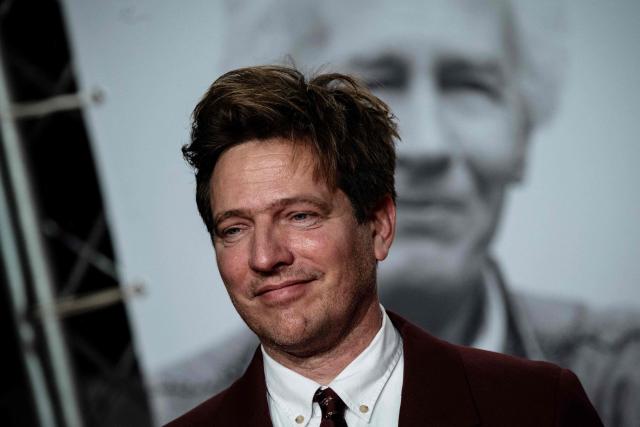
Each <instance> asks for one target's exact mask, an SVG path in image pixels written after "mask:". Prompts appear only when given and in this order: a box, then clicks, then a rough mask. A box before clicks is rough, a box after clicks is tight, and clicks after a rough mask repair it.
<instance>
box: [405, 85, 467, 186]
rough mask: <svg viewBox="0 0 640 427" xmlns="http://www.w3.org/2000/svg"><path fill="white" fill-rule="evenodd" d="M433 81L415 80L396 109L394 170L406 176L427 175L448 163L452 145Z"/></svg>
mask: <svg viewBox="0 0 640 427" xmlns="http://www.w3.org/2000/svg"><path fill="white" fill-rule="evenodd" d="M436 85H437V83H436V82H432V81H430V80H429V79H428V78H426V77H425V78H420V79H416V80H415V81H414V82H413V84H412V85H411V86H410V89H409V92H408V93H407V94H406V96H407V100H408V102H406V103H405V105H404V106H403V108H402V109H401V111H398V113H397V114H398V119H399V126H400V136H401V137H402V141H401V142H400V143H399V144H398V169H399V170H401V171H403V172H404V173H407V174H408V175H409V176H408V177H409V178H410V179H420V178H431V177H433V176H436V175H439V174H442V173H443V172H445V171H446V170H447V169H448V167H449V166H450V163H451V159H452V154H453V148H454V147H453V144H452V141H451V135H450V132H449V129H448V126H447V123H446V122H445V113H446V112H445V108H446V107H445V106H444V105H443V102H442V98H441V94H439V91H438V88H437V86H436Z"/></svg>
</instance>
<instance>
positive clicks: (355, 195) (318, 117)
mask: <svg viewBox="0 0 640 427" xmlns="http://www.w3.org/2000/svg"><path fill="white" fill-rule="evenodd" d="M274 137H282V138H287V139H290V140H291V141H292V143H294V144H298V143H301V144H306V145H307V146H308V147H310V148H311V150H312V152H313V154H314V156H315V157H316V169H315V171H314V172H315V176H316V178H322V179H324V180H325V181H326V182H327V184H328V185H329V187H330V188H333V189H335V188H336V186H337V187H338V188H339V189H341V190H342V191H344V193H345V194H346V195H347V197H348V198H349V200H350V201H351V204H352V206H353V209H354V214H355V217H356V219H357V220H358V221H359V222H360V223H362V222H364V221H366V220H367V219H368V218H369V217H370V215H371V213H372V212H373V210H374V209H375V208H376V207H377V206H378V205H379V203H380V202H381V201H382V200H383V198H384V197H385V196H387V195H390V196H391V197H392V199H393V200H394V201H395V196H396V193H395V186H394V177H393V175H394V171H395V146H394V139H395V138H398V133H397V128H396V123H395V121H394V117H393V115H392V114H391V112H390V110H389V108H388V107H387V105H386V104H385V103H384V102H382V101H381V100H379V99H378V98H376V97H375V96H374V95H372V94H371V93H370V92H369V90H368V89H367V88H366V87H365V86H364V85H362V84H360V83H359V82H358V81H357V80H356V79H354V78H353V77H350V76H347V75H343V74H338V73H329V74H318V75H316V76H313V77H311V78H310V79H309V80H308V81H307V79H306V78H305V76H304V75H303V74H302V73H301V72H300V71H298V70H297V69H295V68H293V67H285V66H275V65H267V66H256V67H247V68H240V69H237V70H233V71H230V72H228V73H226V74H224V75H223V76H221V77H220V78H218V79H217V80H216V81H215V82H214V83H213V84H212V85H211V87H210V88H209V90H207V92H206V93H205V95H204V97H203V98H202V100H200V102H199V103H198V105H197V106H196V108H195V110H194V111H193V122H192V128H191V143H190V144H187V145H185V146H183V147H182V153H183V155H184V157H185V159H186V160H187V162H188V163H189V164H190V165H191V166H192V167H193V168H194V169H195V174H196V202H197V204H198V210H199V211H200V215H201V216H202V219H203V221H204V223H205V225H206V226H207V230H208V231H209V232H210V233H212V231H213V219H212V212H211V201H210V180H211V175H212V173H213V169H214V167H215V165H216V162H217V161H218V159H219V158H220V156H221V155H222V153H223V152H224V151H225V150H227V149H228V148H230V147H232V146H234V145H237V144H241V143H243V142H247V141H249V140H265V139H269V138H274Z"/></svg>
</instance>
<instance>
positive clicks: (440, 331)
mask: <svg viewBox="0 0 640 427" xmlns="http://www.w3.org/2000/svg"><path fill="white" fill-rule="evenodd" d="M382 301H383V303H384V305H385V307H387V308H389V309H391V310H393V311H395V312H397V313H399V314H401V315H402V316H405V317H406V318H407V319H409V320H410V321H412V322H414V323H416V324H418V325H419V326H421V327H422V328H424V329H425V330H427V331H429V332H430V333H432V334H433V335H436V336H438V337H440V338H442V339H445V340H447V341H450V342H453V343H456V344H464V345H470V344H471V343H472V342H473V340H474V339H475V336H476V334H477V332H478V327H479V325H480V324H481V323H482V318H483V316H484V305H485V287H484V285H483V278H482V274H481V273H479V274H478V275H477V276H475V277H474V278H473V279H472V280H469V281H467V282H465V283H463V284H456V285H453V286H452V285H451V284H447V285H439V284H433V283H419V284H407V283H393V284H390V285H389V286H387V287H386V289H385V291H384V292H383V295H382Z"/></svg>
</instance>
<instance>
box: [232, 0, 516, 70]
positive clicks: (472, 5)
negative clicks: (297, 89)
mask: <svg viewBox="0 0 640 427" xmlns="http://www.w3.org/2000/svg"><path fill="white" fill-rule="evenodd" d="M507 3H508V2H507V0H406V1H401V2H391V1H387V0H350V1H347V2H344V1H341V0H323V1H318V2H307V1H299V0H272V1H270V2H269V1H266V2H264V3H259V4H258V5H254V7H253V8H248V7H245V8H244V9H243V8H237V9H235V10H234V11H232V12H231V15H230V18H231V19H230V20H229V23H228V24H229V26H230V28H231V29H233V31H230V34H232V35H233V37H231V38H230V39H229V40H228V43H227V44H228V51H227V54H226V55H225V56H224V60H223V63H224V65H225V66H226V67H228V66H230V65H234V66H246V65H249V64H252V63H256V62H258V63H259V62H265V61H266V62H273V61H282V60H283V59H284V58H285V55H291V56H292V57H293V58H294V60H295V61H296V62H297V63H300V64H304V66H305V67H308V68H309V69H314V68H316V67H324V68H325V69H327V68H328V69H330V70H332V71H333V70H336V71H345V68H344V66H345V64H346V63H347V62H348V61H349V60H350V59H351V58H352V57H353V56H354V55H355V54H358V55H365V54H366V55H374V54H377V53H379V52H381V51H384V50H397V49H398V48H399V47H406V46H407V40H416V41H421V43H416V49H414V51H412V52H411V54H412V55H416V56H418V55H422V56H424V55H432V54H435V53H437V51H438V50H444V51H452V52H455V51H458V52H459V54H461V55H462V54H473V53H475V54H476V55H485V56H486V55H487V54H495V52H496V51H498V52H503V50H504V49H503V47H504V38H505V37H504V36H505V33H504V27H505V25H504V23H505V17H506V16H507V10H508V8H507V7H506V4H507ZM258 6H260V7H258ZM239 28H240V29H241V30H240V31H239V30H238V29H239ZM240 48H241V49H242V54H240V55H239V54H238V49H240ZM452 52H449V53H452ZM346 71H348V69H346Z"/></svg>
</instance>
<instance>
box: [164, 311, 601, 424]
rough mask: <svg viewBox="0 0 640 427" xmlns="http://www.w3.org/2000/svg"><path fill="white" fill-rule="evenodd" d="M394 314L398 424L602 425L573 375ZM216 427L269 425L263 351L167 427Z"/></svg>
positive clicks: (547, 364) (258, 352)
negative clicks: (399, 377)
mask: <svg viewBox="0 0 640 427" xmlns="http://www.w3.org/2000/svg"><path fill="white" fill-rule="evenodd" d="M389 317H390V318H391V321H392V322H393V324H394V326H395V327H396V329H397V330H398V331H399V332H400V334H401V335H402V340H403V347H404V364H405V365H404V378H403V385H402V402H401V406H400V420H399V426H404V427H406V426H449V427H463V426H466V427H470V426H492V427H500V426H505V427H506V426H520V427H528V426H531V427H534V426H535V427H544V426H554V427H559V426H581V427H591V426H602V423H601V421H600V419H599V417H598V414H597V413H596V411H595V409H594V408H593V406H592V405H591V403H590V402H589V399H588V398H587V396H586V394H585V392H584V390H583V389H582V386H581V385H580V382H579V380H578V379H577V377H576V376H575V375H574V374H573V373H572V372H571V371H569V370H566V369H562V368H559V367H557V366H555V365H552V364H549V363H546V362H532V361H527V360H524V359H518V358H514V357H511V356H506V355H503V354H499V353H492V352H486V351H482V350H477V349H472V348H468V347H461V346H456V345H453V344H449V343H447V342H444V341H441V340H439V339H437V338H435V337H432V336H431V335H429V334H427V333H426V332H424V331H423V330H422V329H420V328H418V327H417V326H414V325H412V324H411V323H409V322H408V321H406V320H404V319H403V318H401V317H400V316H398V315H395V314H393V313H391V312H389ZM218 425H220V426H223V425H242V426H244V425H246V426H258V427H260V426H264V427H268V426H271V417H270V415H269V407H268V403H267V388H266V384H265V379H264V368H263V364H262V355H261V352H260V350H259V349H258V350H257V351H256V352H255V354H254V357H253V360H252V361H251V363H250V364H249V368H248V369H247V371H246V372H245V374H244V375H243V376H242V377H241V378H240V379H239V380H238V381H236V382H235V383H234V384H233V385H231V387H229V388H228V389H226V390H225V391H223V392H222V393H220V394H218V395H216V396H214V397H212V398H210V399H209V400H207V401H205V402H204V403H202V404H201V405H199V406H197V407H196V408H194V409H193V410H191V411H190V412H188V413H187V414H185V415H183V416H181V417H180V418H178V419H176V420H174V421H173V422H171V423H169V424H168V425H167V427H187V426H188V427H199V426H203V427H204V426H218Z"/></svg>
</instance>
